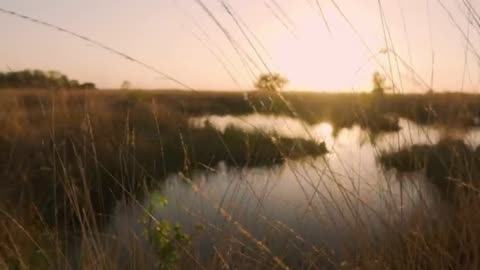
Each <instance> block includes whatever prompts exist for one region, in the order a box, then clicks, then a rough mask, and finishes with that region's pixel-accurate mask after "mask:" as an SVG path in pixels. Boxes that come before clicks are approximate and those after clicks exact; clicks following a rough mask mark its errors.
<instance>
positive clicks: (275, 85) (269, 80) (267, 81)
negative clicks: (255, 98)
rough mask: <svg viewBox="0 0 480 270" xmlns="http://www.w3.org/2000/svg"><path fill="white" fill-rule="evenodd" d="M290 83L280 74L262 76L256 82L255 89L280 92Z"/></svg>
mask: <svg viewBox="0 0 480 270" xmlns="http://www.w3.org/2000/svg"><path fill="white" fill-rule="evenodd" d="M287 83H288V79H287V78H285V77H283V76H282V75H280V74H278V73H273V74H262V75H260V76H259V77H258V79H257V81H256V82H255V88H256V89H258V90H262V91H269V92H274V91H279V90H281V89H282V88H283V87H284V86H285V85H286V84H287Z"/></svg>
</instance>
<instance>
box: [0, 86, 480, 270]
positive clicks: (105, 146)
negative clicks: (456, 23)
mask: <svg viewBox="0 0 480 270" xmlns="http://www.w3.org/2000/svg"><path fill="white" fill-rule="evenodd" d="M250 114H268V115H275V116H289V117H292V118H296V119H300V120H303V121H304V122H305V123H306V124H312V125H313V124H316V123H320V122H329V123H330V124H331V125H332V127H333V129H334V134H338V133H339V132H340V131H341V130H342V129H344V128H349V127H352V126H359V127H360V128H361V129H363V130H365V131H366V132H367V133H369V134H381V133H383V132H392V131H393V132H395V131H398V130H399V129H400V126H399V124H398V119H399V118H403V119H408V120H410V121H412V122H413V123H416V124H418V125H419V126H422V125H432V126H442V127H443V128H446V129H448V128H451V129H454V128H455V129H462V130H463V129H471V128H475V127H476V125H477V124H478V122H479V120H478V119H479V117H480V95H474V94H459V93H446V94H431V95H414V94H408V95H383V96H379V95H372V94H327V93H294V92H287V93H260V92H182V91H115V92H114V91H70V92H69V91H56V92H51V91H44V90H5V91H2V92H0V164H1V165H0V166H1V168H0V173H1V175H2V177H1V180H0V181H1V182H0V185H1V188H0V193H1V196H0V211H1V213H0V225H1V226H2V230H0V231H1V233H0V241H1V242H2V244H1V245H0V263H1V264H3V265H4V266H8V268H12V269H28V268H36V269H41V268H44V269H51V268H63V269H68V268H71V269H77V268H83V269H86V268H88V269H102V268H118V267H119V265H117V264H118V263H119V261H120V260H119V259H118V257H121V255H119V254H116V253H115V248H114V244H112V243H113V240H112V241H110V242H109V241H105V239H104V238H105V234H106V228H107V227H108V224H109V223H110V221H111V217H112V216H113V215H114V210H115V208H116V206H118V205H119V204H122V203H123V204H129V203H133V204H143V201H144V199H145V197H148V196H149V193H150V190H152V189H153V188H154V187H157V186H158V185H159V184H160V183H162V182H163V181H164V180H165V179H166V178H167V177H168V176H169V175H171V174H176V173H179V172H181V173H182V175H183V177H185V178H188V179H192V178H190V176H192V175H193V174H194V172H198V171H210V170H215V167H216V166H217V165H218V163H219V162H221V161H225V162H226V164H227V165H229V166H230V167H234V168H247V167H270V166H273V165H277V164H283V163H285V162H286V161H289V160H304V159H312V158H315V157H321V156H323V155H326V154H327V152H328V149H327V148H326V145H325V144H324V142H322V141H318V140H314V139H306V138H291V137H285V136H282V135H281V134H271V133H269V134H267V133H265V132H262V131H261V130H255V131H253V132H250V131H245V130H242V129H240V128H236V127H234V126H229V127H228V128H227V129H226V130H225V131H224V132H220V131H219V130H217V129H215V128H214V127H213V126H210V125H208V123H207V125H206V126H204V127H194V126H191V125H190V122H189V119H190V118H191V117H195V116H208V115H230V116H245V115H250ZM450 142H452V141H450ZM445 145H446V146H445ZM435 147H438V149H440V150H438V149H437V148H435ZM402 151H403V152H402ZM438 156H440V157H441V158H435V157H438ZM381 160H382V163H383V164H384V165H385V166H386V167H387V168H395V169H397V170H398V171H400V172H402V171H414V170H422V169H424V168H426V171H427V176H428V177H429V178H431V179H433V180H432V181H434V182H435V183H437V185H438V186H440V189H441V192H443V191H444V190H446V189H448V191H445V192H448V193H450V192H452V191H450V189H451V187H450V185H451V184H446V183H450V182H448V179H450V178H454V179H455V180H456V183H460V185H463V186H466V188H462V189H461V190H462V191H461V193H459V194H461V196H457V197H456V198H455V200H456V201H460V202H456V203H455V204H453V205H455V206H452V208H451V209H450V210H449V213H450V214H451V217H450V216H446V217H445V218H444V219H442V221H441V222H438V223H436V224H431V223H428V222H427V221H426V220H428V217H427V218H426V217H424V216H419V217H417V219H414V220H412V221H410V222H411V223H412V224H406V225H405V226H406V229H405V231H403V232H397V233H395V234H392V235H391V237H390V238H388V239H385V240H384V241H383V242H380V244H379V243H376V244H372V245H369V244H365V245H366V246H365V248H364V250H363V251H362V252H360V251H358V253H357V254H356V256H354V257H353V258H351V260H350V261H348V262H345V263H342V262H338V261H335V259H331V258H330V257H329V256H330V255H329V254H328V253H325V254H323V255H322V256H323V257H322V258H321V259H318V260H316V261H313V262H311V263H310V264H309V265H302V266H299V265H295V264H288V263H286V262H283V260H282V259H281V254H280V255H277V254H273V252H272V251H271V250H270V249H269V248H268V244H266V243H263V242H262V240H261V239H260V240H258V239H254V240H255V241H254V243H256V244H255V245H254V246H253V247H252V248H253V249H256V248H257V249H259V250H260V253H261V254H263V255H261V256H260V257H261V259H262V261H256V262H248V263H246V262H245V261H244V260H242V259H240V260H239V259H238V258H237V257H232V258H230V259H231V260H230V261H229V260H226V259H225V258H223V257H222V256H220V255H219V256H218V257H217V256H213V258H211V260H210V261H209V264H202V263H198V261H197V258H196V257H195V256H194V255H193V254H195V252H194V251H192V250H190V248H189V247H185V245H184V241H183V240H182V239H183V238H182V237H183V234H181V233H179V232H177V231H175V230H174V229H173V228H170V227H169V226H166V225H165V224H164V223H163V222H168V220H165V221H162V220H157V219H156V218H154V217H153V215H151V214H150V212H148V209H145V210H146V213H147V219H148V220H149V221H148V222H151V223H154V224H157V225H154V226H155V228H156V229H157V231H160V232H161V234H160V236H157V235H155V236H154V237H152V238H149V239H150V240H151V243H152V246H153V247H154V248H155V247H157V248H158V250H159V251H156V252H158V254H157V255H158V256H157V258H159V259H158V260H160V262H157V264H156V265H157V266H158V268H160V269H172V268H177V267H180V268H185V269H192V268H195V269H203V268H222V267H220V265H222V264H223V265H224V267H225V268H228V267H226V266H228V265H230V266H231V267H232V268H237V267H242V265H243V266H255V267H256V268H257V269H266V268H271V267H276V268H277V269H282V268H283V269H286V268H291V269H296V268H299V267H301V268H306V269H325V268H342V269H464V267H465V266H467V265H468V266H471V265H477V266H479V265H480V253H479V251H480V247H479V243H480V230H478V226H477V225H478V223H477V221H478V218H479V217H480V216H479V215H478V214H477V213H476V211H475V209H476V207H477V206H478V203H480V200H479V198H478V193H477V190H478V189H477V187H478V186H477V184H476V181H477V180H478V179H477V177H478V172H477V171H478V169H477V167H478V149H470V148H468V147H466V146H464V145H463V144H462V143H461V142H452V143H449V141H448V140H444V141H441V142H439V143H438V146H437V145H433V146H413V150H409V149H402V150H399V152H398V153H393V154H391V156H389V155H386V154H385V155H384V156H382V158H381ZM432 164H433V165H432ZM446 179H447V180H446ZM292 181H293V179H292ZM192 185H193V186H194V187H195V183H194V182H193V183H192ZM446 186H448V188H447V187H446ZM465 190H467V191H465ZM455 192H460V191H455ZM227 199H228V198H227ZM460 206H461V207H460ZM147 208H148V207H147ZM425 210H428V209H425ZM426 212H428V211H426ZM222 213H223V212H222ZM223 214H224V215H226V216H229V213H223ZM162 224H163V225H162ZM239 226H240V225H239ZM167 228H168V229H167ZM242 229H243V228H240V230H241V231H242ZM245 234H246V235H249V234H248V232H245ZM249 237H251V238H254V236H252V235H250V236H249ZM107 238H108V237H107ZM152 239H153V240H152ZM263 245H265V246H266V247H263ZM72 246H75V248H72ZM78 246H80V247H78ZM112 246H113V247H112ZM458 247H462V248H461V251H460V250H459V249H458ZM135 248H136V247H134V246H133V244H132V247H131V249H132V250H133V249H135ZM72 250H73V251H72ZM112 254H115V255H112ZM262 256H263V257H262ZM305 256H306V255H305ZM72 257H73V258H74V259H72ZM177 257H178V258H177ZM332 257H335V256H333V255H332ZM179 258H181V259H179ZM129 259H130V263H131V265H130V266H128V267H125V269H128V268H134V266H135V267H137V268H138V267H142V266H144V267H145V268H148V267H147V266H146V265H147V264H148V260H146V259H145V260H144V258H143V257H142V256H140V255H137V257H135V256H132V257H131V258H129ZM225 260H226V261H225ZM143 264H145V265H143ZM287 264H288V265H287ZM225 265H226V266H225ZM1 267H2V266H1V265H0V268H1ZM355 267H360V268H355Z"/></svg>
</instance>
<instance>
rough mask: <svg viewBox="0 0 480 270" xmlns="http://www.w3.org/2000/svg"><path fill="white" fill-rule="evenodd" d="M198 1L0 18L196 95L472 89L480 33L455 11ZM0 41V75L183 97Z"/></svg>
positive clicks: (13, 31)
mask: <svg viewBox="0 0 480 270" xmlns="http://www.w3.org/2000/svg"><path fill="white" fill-rule="evenodd" d="M202 2H203V3H204V5H205V7H206V8H202V6H201V5H200V4H199V1H197V0H143V1H131V0H128V1H127V0H101V1H98V0H82V1H79V0H77V1H73V0H42V1H38V0H0V8H3V9H7V10H11V11H16V12H19V13H22V14H25V15H28V16H31V17H34V18H37V19H40V20H43V21H46V22H49V23H52V24H55V25H58V26H61V27H64V28H67V29H69V30H71V31H73V32H76V33H78V34H81V35H84V36H87V37H89V38H91V39H94V40H96V41H98V42H101V43H103V44H105V45H108V46H110V47H112V48H114V49H116V50H118V51H121V52H124V53H126V54H127V55H129V56H131V57H133V58H135V59H138V60H140V61H142V62H144V63H146V64H148V65H150V66H152V67H154V68H156V69H158V70H160V71H162V72H165V73H167V74H168V75H170V76H172V77H174V78H176V79H178V80H179V81H181V82H183V83H185V84H187V85H189V86H190V87H192V88H195V89H238V88H243V89H245V88H251V85H252V81H253V80H254V78H255V76H257V75H258V74H259V73H261V72H266V71H267V70H270V71H272V72H279V73H281V74H284V75H285V76H286V77H288V78H289V80H290V85H289V87H288V88H289V89H299V90H305V89H310V90H322V91H332V90H347V91H352V90H353V91H360V90H362V89H363V90H364V89H370V88H371V83H370V81H371V74H372V73H373V72H374V71H376V70H378V71H381V72H382V73H385V74H387V75H388V76H389V77H391V78H393V79H394V81H395V84H396V85H397V86H398V87H399V88H400V87H402V88H403V89H404V90H405V91H408V90H413V91H425V90H426V89H427V88H428V87H429V86H430V84H432V83H433V88H434V89H438V90H444V89H450V90H459V89H462V88H463V89H466V90H473V89H477V88H478V86H479V80H480V79H479V78H480V77H479V73H480V69H479V68H478V65H479V64H478V63H479V61H478V57H477V55H476V50H477V49H478V48H479V44H480V43H479V42H480V38H479V35H478V32H480V31H479V30H480V26H478V25H476V26H474V25H469V23H468V20H469V19H471V18H472V17H471V16H470V15H469V13H468V11H467V10H466V9H465V6H464V3H463V1H462V0H382V1H380V4H381V6H379V1H378V0H335V1H332V0H318V5H317V1H316V0H224V1H223V2H224V3H226V4H227V5H228V6H229V8H230V11H231V12H232V15H233V17H234V18H235V19H234V18H232V16H230V15H229V13H228V12H227V10H226V9H225V8H224V7H223V6H222V1H219V0H203V1H202ZM467 2H468V1H467ZM335 3H336V4H337V5H338V8H339V9H337V7H336V6H335ZM442 4H443V5H444V7H442ZM475 8H478V10H479V11H480V5H478V4H477V5H475ZM320 9H321V12H320ZM446 10H448V12H447V11H446ZM382 12H383V18H384V19H383V20H382ZM209 13H210V14H212V16H209ZM322 13H323V16H324V17H323V16H322ZM449 14H450V15H449ZM452 18H453V20H452ZM347 20H348V21H347ZM217 22H218V24H217ZM327 25H328V26H327ZM459 28H460V29H461V31H460V30H459ZM329 29H330V30H329ZM385 36H386V38H385ZM465 36H469V40H470V46H468V42H467V40H466V38H465ZM0 37H2V38H1V40H0V65H1V66H0V71H5V70H7V69H12V70H18V69H26V68H37V69H45V70H58V71H61V72H63V73H66V74H67V75H69V76H70V77H72V78H76V79H79V80H83V81H93V82H95V83H97V85H98V86H100V87H104V88H118V87H119V86H120V84H121V82H122V81H123V80H129V81H130V82H131V83H132V84H133V85H134V86H135V87H138V88H169V87H176V88H182V87H181V86H178V85H176V84H175V83H173V82H171V81H169V80H166V79H165V78H164V77H162V76H161V75H159V74H156V73H154V72H152V71H150V70H148V69H146V68H144V67H142V66H140V65H138V64H135V63H132V62H129V61H128V60H126V59H124V58H122V57H119V56H118V55H114V54H112V53H109V52H106V51H105V50H103V49H101V48H99V47H98V46H94V45H92V44H89V43H88V42H86V41H82V40H79V39H77V38H75V37H72V36H69V35H67V34H65V33H61V32H59V31H55V30H52V29H49V28H47V27H44V26H42V25H37V24H34V23H32V22H30V21H27V20H22V19H20V18H16V17H13V16H9V15H6V14H3V13H0ZM386 48H389V50H385V49H386ZM467 49H468V50H467ZM382 50H383V52H390V53H380V52H381V51H382ZM393 51H394V52H395V53H393ZM410 67H411V68H413V70H414V72H413V71H412V70H411V69H410ZM432 68H433V69H432ZM432 71H433V73H432ZM432 74H433V76H432Z"/></svg>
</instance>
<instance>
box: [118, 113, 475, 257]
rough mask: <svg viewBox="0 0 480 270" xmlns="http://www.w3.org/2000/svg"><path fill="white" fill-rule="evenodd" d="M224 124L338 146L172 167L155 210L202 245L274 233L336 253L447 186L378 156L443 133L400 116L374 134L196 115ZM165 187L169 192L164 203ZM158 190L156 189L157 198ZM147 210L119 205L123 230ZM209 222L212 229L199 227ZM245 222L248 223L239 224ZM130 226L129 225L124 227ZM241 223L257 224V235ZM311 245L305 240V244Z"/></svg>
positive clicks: (294, 251)
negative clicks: (303, 156)
mask: <svg viewBox="0 0 480 270" xmlns="http://www.w3.org/2000/svg"><path fill="white" fill-rule="evenodd" d="M207 122H208V123H209V124H210V125H212V126H214V127H215V128H217V129H219V130H220V131H224V130H225V128H226V127H227V126H229V125H234V126H235V127H239V128H243V129H245V130H247V131H253V130H262V131H263V132H266V133H276V134H279V135H281V136H285V137H302V138H313V139H315V140H319V141H325V142H326V144H327V146H328V149H329V150H330V153H329V154H327V155H325V156H322V157H320V158H316V159H307V160H303V161H301V162H298V161H297V162H293V161H288V162H287V163H285V164H282V165H278V166H274V167H269V168H228V167H227V166H225V165H223V164H219V165H218V166H217V167H216V168H215V169H213V170H212V171H199V172H196V173H195V174H194V175H193V176H191V177H190V178H188V179H186V178H185V177H184V176H181V175H172V176H171V177H169V178H168V179H167V181H166V182H165V183H164V184H163V185H162V186H161V188H160V189H158V190H157V191H154V192H153V194H152V196H151V197H149V199H147V201H146V203H145V204H146V205H147V206H149V207H151V209H153V214H154V215H155V216H156V217H158V218H161V219H168V220H170V221H172V222H174V223H176V222H178V223H180V224H182V225H183V226H184V227H185V229H186V230H187V231H188V232H190V233H192V234H193V235H195V237H194V241H193V244H194V247H195V249H194V250H196V253H197V254H196V255H197V256H198V257H200V258H208V257H209V256H211V255H212V252H213V251H214V249H213V247H215V248H217V249H222V248H226V249H235V248H238V247H239V246H242V245H243V246H250V245H252V244H253V245H254V243H255V241H253V240H252V239H251V238H254V239H255V240H258V241H262V242H264V243H267V244H268V246H269V247H270V248H271V249H272V252H275V254H279V255H281V256H283V257H285V258H289V259H291V260H302V256H304V254H302V253H301V252H300V253H299V252H298V248H296V247H298V245H301V246H302V247H305V246H309V247H311V249H312V250H315V249H317V248H320V247H328V249H332V250H334V251H335V254H342V253H346V251H347V250H348V248H349V247H352V248H353V246H355V245H357V244H364V243H365V241H371V240H372V239H378V237H381V235H382V233H383V232H385V231H389V230H396V229H399V228H402V226H399V224H401V223H402V222H404V221H405V220H408V218H409V217H410V216H412V215H416V214H417V212H419V211H427V212H428V215H431V216H434V215H435V213H436V211H435V209H436V208H435V204H436V203H437V201H438V199H439V198H438V196H437V194H436V193H435V189H434V188H432V187H431V186H430V184H429V183H428V181H424V175H423V174H422V173H414V174H403V175H401V174H398V173H396V172H394V171H385V170H384V169H383V168H382V167H381V166H380V165H379V164H378V163H377V161H376V157H377V156H378V154H379V153H380V152H382V151H394V150H396V149H399V148H402V147H405V146H408V145H412V144H432V143H436V142H438V140H440V139H441V138H442V136H444V133H445V131H443V130H441V129H439V128H432V127H425V126H419V125H416V124H414V123H412V122H409V121H407V120H405V119H401V120H400V126H401V127H402V129H401V130H400V131H399V132H394V133H384V134H380V135H378V136H376V137H375V139H374V140H372V137H371V136H370V134H369V133H368V132H367V131H365V130H362V129H361V128H360V127H358V126H354V127H352V128H349V129H342V130H340V131H339V132H338V133H337V134H336V135H335V136H334V134H333V127H332V126H331V125H330V124H328V123H320V124H318V125H314V126H308V125H306V124H305V123H303V122H301V121H299V120H296V119H293V118H288V117H273V116H260V115H251V116H245V117H231V116H225V117H215V116H211V117H208V118H196V119H192V125H196V126H202V125H205V124H206V123H207ZM455 136H462V137H465V138H466V141H468V142H469V143H470V144H472V145H478V144H479V143H480V136H479V133H478V130H471V131H468V132H467V131H462V132H458V134H456V135H455ZM158 194H162V196H165V198H166V199H167V200H168V201H169V204H168V206H166V207H163V206H161V205H159V204H158V203H155V202H156V201H157V200H158V196H157V195H158ZM156 198H157V199H156ZM136 215H139V213H138V212H135V211H134V212H126V211H123V212H120V213H119V214H118V215H117V216H116V220H117V222H115V228H116V229H115V230H117V231H123V230H125V228H131V227H132V226H133V225H132V223H133V224H136V225H135V226H137V229H138V230H139V231H141V226H139V225H138V223H137V220H139V217H138V216H136ZM198 224H201V225H202V226H204V227H205V228H206V229H205V230H204V231H202V232H197V231H196V229H195V228H196V227H197V225H198ZM239 226H240V227H239ZM122 228H123V229H122ZM242 231H247V232H249V233H251V236H250V239H249V237H246V236H245V234H244V233H242ZM300 250H302V252H305V249H304V248H302V249H300Z"/></svg>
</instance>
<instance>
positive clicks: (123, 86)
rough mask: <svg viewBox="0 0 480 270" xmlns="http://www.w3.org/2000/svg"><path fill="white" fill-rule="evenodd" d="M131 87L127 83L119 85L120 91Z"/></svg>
mask: <svg viewBox="0 0 480 270" xmlns="http://www.w3.org/2000/svg"><path fill="white" fill-rule="evenodd" d="M131 87H132V84H131V83H130V82H129V81H123V82H122V84H121V85H120V89H122V90H128V89H130V88H131Z"/></svg>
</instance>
